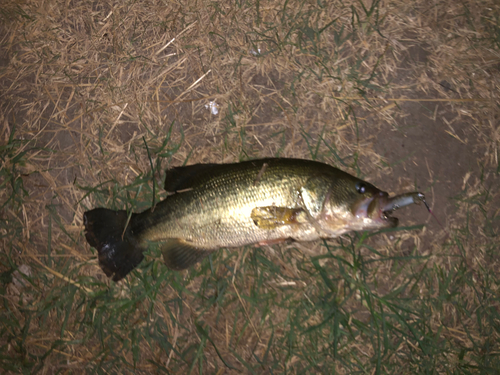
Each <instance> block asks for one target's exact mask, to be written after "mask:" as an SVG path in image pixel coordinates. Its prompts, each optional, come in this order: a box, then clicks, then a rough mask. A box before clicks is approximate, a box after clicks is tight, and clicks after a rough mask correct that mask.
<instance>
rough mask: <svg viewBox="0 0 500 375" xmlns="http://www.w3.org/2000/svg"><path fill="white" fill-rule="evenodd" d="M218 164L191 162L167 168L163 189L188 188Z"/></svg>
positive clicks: (170, 190)
mask: <svg viewBox="0 0 500 375" xmlns="http://www.w3.org/2000/svg"><path fill="white" fill-rule="evenodd" d="M218 165H219V164H193V165H188V166H185V167H174V168H171V169H169V170H167V174H166V176H165V190H166V191H168V192H171V193H174V192H176V191H179V190H184V189H189V188H192V187H193V186H194V185H196V182H197V181H198V180H199V179H200V177H202V176H204V175H206V174H207V173H210V171H211V170H212V169H213V168H214V167H216V166H218Z"/></svg>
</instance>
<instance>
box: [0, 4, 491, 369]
mask: <svg viewBox="0 0 500 375" xmlns="http://www.w3.org/2000/svg"><path fill="white" fill-rule="evenodd" d="M293 3H294V4H291V3H290V4H288V2H285V4H281V6H280V7H278V6H275V5H273V3H272V2H265V3H264V2H260V6H259V5H257V6H254V5H252V6H250V5H248V4H246V3H245V4H246V5H245V4H243V3H241V4H240V2H235V4H239V5H235V4H232V3H231V4H229V2H227V3H224V2H222V3H219V2H200V3H198V2H197V3H196V4H197V5H194V4H181V3H180V2H179V3H177V2H171V3H170V2H169V4H168V5H163V4H162V2H156V1H152V2H147V3H144V4H140V3H134V2H125V3H118V2H112V1H105V2H86V1H85V2H72V1H67V2H62V1H52V0H49V1H43V2H41V3H37V2H30V1H23V2H17V1H8V2H7V5H4V6H3V7H4V10H3V13H2V16H1V19H2V24H3V25H2V26H1V31H0V41H1V44H0V124H1V125H0V145H1V149H0V151H1V153H2V161H1V162H2V166H1V173H0V183H1V185H0V186H1V189H3V193H1V195H0V198H1V201H0V202H1V203H2V212H1V220H2V223H3V224H2V227H1V231H2V241H3V242H2V246H3V249H4V252H5V254H8V256H7V255H6V256H5V258H4V261H5V264H4V265H3V266H2V268H1V269H0V271H2V272H4V273H5V274H9V275H10V274H11V273H12V272H11V271H10V270H11V269H12V270H13V269H14V268H15V267H18V266H20V265H21V264H28V265H29V266H30V267H31V268H32V269H37V270H39V271H37V272H48V274H50V275H52V276H51V277H55V279H56V280H59V281H58V282H63V281H68V279H69V280H70V283H71V280H72V279H73V278H75V279H76V277H77V276H76V275H78V276H79V277H82V280H87V279H86V278H94V277H95V278H97V279H98V280H100V282H107V281H106V279H105V278H104V277H103V275H102V273H101V270H100V269H99V267H98V265H97V261H96V257H95V253H93V250H91V249H90V247H89V246H88V245H87V244H86V242H85V239H84V235H83V222H82V215H83V212H84V211H86V210H88V209H90V208H93V207H97V206H106V207H114V208H124V205H126V204H128V203H126V202H127V199H130V200H129V201H128V202H131V201H134V202H135V203H134V204H136V206H135V209H136V210H137V209H144V208H146V207H147V206H148V205H149V202H145V201H144V200H142V202H140V201H141V199H143V198H144V194H146V193H144V191H145V190H146V189H147V188H144V189H145V190H141V189H142V188H138V186H139V183H138V182H137V181H138V180H139V179H140V178H143V177H144V178H146V177H145V176H147V175H148V173H149V174H151V163H153V166H154V176H155V178H156V180H157V182H158V184H159V185H160V186H161V184H162V179H163V178H164V175H165V170H166V168H168V167H172V166H180V165H183V164H184V163H186V164H194V163H199V162H211V163H221V162H237V161H242V160H247V159H251V158H260V157H274V156H279V157H298V158H307V159H317V160H320V161H323V162H327V163H330V164H332V165H335V166H336V167H338V168H341V169H343V170H345V171H347V172H349V173H352V174H354V175H357V176H359V177H361V178H363V179H366V180H367V181H369V182H371V183H373V184H374V185H375V186H377V187H379V188H381V189H382V190H385V191H387V192H389V193H390V194H398V193H402V192H409V191H415V190H418V191H422V192H424V193H425V195H426V197H427V201H428V202H429V204H430V206H431V209H432V211H433V213H434V215H435V217H433V216H432V215H430V214H429V213H428V212H427V210H426V209H425V208H424V207H423V206H420V207H417V206H412V207H408V208H405V209H402V210H401V211H398V212H397V214H395V216H396V217H398V218H399V219H400V225H401V226H403V227H411V226H419V225H422V227H418V228H410V230H408V231H401V232H394V233H392V232H391V233H382V234H380V235H377V236H373V237H370V238H369V239H368V240H367V244H368V245H369V246H372V247H373V248H376V249H378V250H379V251H380V252H383V253H384V254H385V252H387V253H390V254H397V255H403V256H410V255H422V256H432V255H435V257H436V258H432V261H433V262H436V264H438V265H439V266H443V267H444V268H447V267H448V268H451V267H452V266H451V264H452V263H453V262H452V261H450V259H454V257H463V261H464V262H465V264H466V265H467V267H468V269H469V270H470V272H472V273H473V274H474V275H478V274H479V273H481V270H482V269H483V268H485V267H486V268H488V269H491V270H492V271H491V272H492V273H493V274H494V271H493V268H495V267H496V266H497V265H498V263H499V260H500V258H499V257H498V256H496V255H492V253H491V252H488V253H485V252H484V251H483V250H481V249H483V247H484V246H487V245H488V244H491V243H495V241H497V240H498V236H499V233H500V220H499V217H500V216H499V215H498V212H499V209H500V199H499V195H498V192H497V190H498V189H497V187H498V185H499V183H500V180H499V172H500V163H499V161H498V157H499V154H500V151H499V147H500V121H499V116H500V106H499V94H500V42H499V40H500V39H499V38H500V32H499V30H500V28H499V26H498V20H499V19H500V16H499V14H500V11H499V6H498V4H496V2H494V1H486V2H484V4H479V3H476V2H474V1H465V2H463V3H462V4H461V5H457V4H453V5H450V6H449V4H448V3H447V2H439V1H438V2H428V1H417V2H412V4H406V3H404V2H402V3H400V2H375V3H376V4H378V5H377V6H376V7H374V8H373V9H376V11H374V12H368V11H366V8H363V7H362V6H361V4H368V3H369V2H366V1H365V2H338V4H337V3H335V4H333V3H332V4H323V5H324V7H323V8H322V7H320V6H319V5H317V4H313V2H297V4H295V2H293ZM317 3H318V4H319V3H322V2H317ZM286 4H288V8H287V5H286ZM367 6H371V5H367ZM363 9H365V13H363ZM368 9H370V8H368ZM355 11H356V12H355ZM331 20H335V22H336V23H332V25H333V26H327V25H328V22H329V21H331ZM356 20H357V21H356ZM332 22H333V21H332ZM495 22H496V23H495ZM323 27H325V29H322V28H323ZM213 101H215V103H217V106H218V107H217V113H213V112H211V111H210V107H209V105H210V103H211V102H213ZM145 142H147V144H148V150H147V149H146V147H145ZM148 151H151V159H152V160H151V161H150V159H149V157H148ZM143 182H144V181H143ZM150 182H151V181H150V180H149V181H147V183H146V185H148V186H149V187H150V186H151V183H150ZM127 186H128V187H129V188H128V189H129V190H127V188H125V187H127ZM148 191H149V190H148ZM141 194H142V195H141ZM124 197H126V198H124ZM135 197H138V198H139V199H137V201H135V200H133V199H135ZM148 199H149V197H148ZM456 233H470V237H467V238H468V242H467V245H464V246H465V247H466V249H465V250H464V249H463V248H461V247H460V246H461V245H460V244H459V242H458V241H457V240H454V238H456V237H455V235H456ZM332 243H334V244H337V242H335V240H333V241H332ZM461 244H462V245H463V242H462V243H461ZM315 246H316V247H315V248H319V245H315ZM277 248H279V247H277ZM322 251H324V249H322ZM364 251H365V252H364V253H363V254H365V255H366V256H371V255H373V254H371V253H370V252H369V251H367V250H366V249H365V250H364ZM56 253H57V256H59V257H61V258H57V259H66V260H65V261H64V262H63V263H58V264H59V266H58V267H59V268H58V267H56V266H54V263H52V262H53V259H52V258H51V257H53V256H56ZM47 254H48V255H47ZM448 257H449V258H448ZM235 259H236V258H235ZM238 259H239V258H238ZM240 260H241V259H240ZM8 264H9V265H8ZM69 270H72V272H73V271H74V272H76V274H71V275H72V276H64V275H66V273H67V272H69ZM75 270H76V271H75ZM33 272H34V271H33ZM144 272H147V271H144ZM294 272H295V271H294ZM373 277H375V278H376V275H373ZM233 282H234V279H233ZM7 284H8V283H7V282H5V285H7ZM9 285H12V283H10V284H9ZM37 285H38V284H37ZM77 285H80V284H78V283H77ZM82 285H84V284H82ZM85 285H87V284H85ZM387 285H388V284H387ZM91 286H92V283H89V284H88V285H87V287H88V288H91V289H92V287H91ZM379 287H380V290H384V289H385V288H389V287H387V286H386V287H384V286H383V285H381V286H380V285H379ZM5 288H7V287H5ZM9 288H10V287H9ZM17 288H18V289H19V288H21V287H19V286H18V287H17ZM39 288H40V290H42V289H43V288H42V287H41V286H39ZM6 290H7V289H5V290H4V291H3V294H4V296H7V295H9V296H10V297H5V298H4V301H7V300H11V299H12V298H14V297H12V296H17V297H16V298H19V291H17V292H16V291H12V290H11V289H9V290H10V291H9V292H7V291H6ZM16 290H17V289H16ZM44 290H46V289H44ZM9 293H10V294H9ZM42 294H43V293H41V295H42ZM238 297H239V295H238ZM33 298H34V300H40V299H41V298H42V297H40V296H38V297H33ZM165 298H166V297H165ZM14 305H15V304H14ZM8 309H9V311H10V309H12V311H14V310H15V308H14V307H9V308H8ZM8 309H7V308H4V312H5V311H7V310H8ZM16 311H17V310H16ZM13 314H14V315H15V313H13ZM19 314H20V315H22V314H21V313H19ZM47 319H48V320H50V319H54V317H51V318H50V319H49V318H47ZM235 319H236V318H235ZM56 320H57V319H56ZM207 321H211V320H210V319H209V318H207ZM214 321H215V318H214ZM457 324H458V323H457ZM214 326H215V323H214ZM9 330H10V328H5V329H4V332H7V331H9ZM13 331H15V330H13ZM28 331H29V330H28ZM9 332H10V331H9ZM16 332H17V331H16ZM221 335H222V334H221ZM15 336H16V335H15V334H12V337H15ZM16 337H17V336H16ZM221 337H222V336H221ZM12 340H14V339H12ZM68 340H69V339H68ZM221 340H222V341H223V339H221ZM188 341H189V339H186V342H188ZM0 342H1V339H0ZM9 342H10V341H9ZM2 345H5V348H7V345H10V344H8V343H2ZM44 345H45V344H44ZM242 345H243V344H242ZM45 347H46V348H48V347H50V344H49V345H46V346H45ZM45 347H44V348H45ZM497 347H498V346H497ZM9 348H12V346H9ZM32 348H35V349H36V350H41V349H40V348H41V347H40V346H38V347H37V346H36V344H33V345H32ZM9 350H12V349H9ZM151 350H152V351H154V350H153V349H151ZM7 352H8V351H7ZM89 352H90V353H91V354H88V355H87V354H85V355H84V354H82V351H81V349H80V348H78V349H76V350H75V351H73V352H72V354H71V355H75V356H82V357H85V358H87V359H88V358H95V357H94V354H95V352H92V350H89ZM212 354H213V353H212ZM217 354H218V353H217ZM68 355H69V354H68ZM95 355H96V356H97V354H95ZM228 355H229V354H228ZM170 356H172V354H170ZM170 356H169V357H168V361H167V360H166V359H165V358H164V357H162V361H163V362H162V363H167V365H166V367H168V363H169V361H170V358H171V357H170ZM213 356H214V358H216V357H217V356H216V355H215V354H213ZM174 357H175V356H174ZM68 358H69V357H68ZM233 359H234V358H233ZM216 360H218V359H217V358H216V359H214V361H216ZM88 361H89V363H90V362H92V361H94V359H88ZM236 362H237V360H236V359H234V363H236ZM41 363H43V361H42V362H41ZM47 363H48V364H46V366H47V367H45V370H46V371H49V372H50V371H51V370H53V369H54V368H57V365H54V366H55V367H50V366H51V365H50V363H49V362H47ZM54 363H57V361H56V360H54ZM42 367H43V365H42ZM70 367H71V366H70ZM201 367H202V366H201V365H200V368H201ZM47 369H49V370H47ZM191 370H192V368H191ZM318 371H319V370H318ZM200 372H202V371H201V370H200ZM292 372H294V371H292ZM297 372H300V371H297Z"/></svg>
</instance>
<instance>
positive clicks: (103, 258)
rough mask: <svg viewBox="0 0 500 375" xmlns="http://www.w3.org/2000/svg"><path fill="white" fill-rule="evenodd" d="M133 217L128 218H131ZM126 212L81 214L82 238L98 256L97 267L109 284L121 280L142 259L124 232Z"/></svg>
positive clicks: (128, 232) (128, 233) (98, 210)
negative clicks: (110, 280) (109, 280)
mask: <svg viewBox="0 0 500 375" xmlns="http://www.w3.org/2000/svg"><path fill="white" fill-rule="evenodd" d="M133 215H134V214H132V216H133ZM127 219H128V215H127V212H126V211H113V210H108V209H106V208H96V209H93V210H90V211H87V212H85V213H84V214H83V223H84V225H85V238H86V239H87V242H88V243H89V245H90V246H92V247H95V248H96V249H97V251H98V253H99V265H100V266H101V268H102V270H103V271H104V273H105V274H106V276H108V277H112V279H113V281H119V280H121V279H123V278H124V277H125V276H127V274H128V273H129V272H130V271H132V270H133V269H134V268H135V267H137V265H138V264H139V263H140V262H141V261H142V260H143V259H144V255H143V254H142V253H143V252H144V250H145V249H143V248H142V247H141V246H140V245H139V243H138V241H137V240H136V239H135V238H134V235H133V234H132V233H131V230H130V226H129V227H128V228H127V230H125V226H126V225H127Z"/></svg>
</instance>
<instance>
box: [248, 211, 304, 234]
mask: <svg viewBox="0 0 500 375" xmlns="http://www.w3.org/2000/svg"><path fill="white" fill-rule="evenodd" d="M251 217H252V220H253V222H254V223H255V225H257V226H258V227H259V228H261V229H268V230H271V229H275V228H278V227H280V226H283V225H293V224H300V223H305V222H307V214H306V212H305V211H304V210H303V209H302V208H288V207H276V206H266V207H255V208H254V209H253V210H252V214H251Z"/></svg>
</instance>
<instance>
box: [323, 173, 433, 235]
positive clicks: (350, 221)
mask: <svg viewBox="0 0 500 375" xmlns="http://www.w3.org/2000/svg"><path fill="white" fill-rule="evenodd" d="M420 201H424V195H423V194H421V193H418V192H413V193H406V194H401V195H397V196H394V197H389V194H388V193H386V192H385V191H382V190H380V189H378V188H376V187H375V186H373V185H372V184H370V183H368V182H366V181H363V180H360V179H357V178H355V177H353V176H349V177H348V178H345V179H342V181H338V180H335V181H333V183H332V184H331V185H330V188H329V189H328V192H327V194H326V195H325V201H324V204H323V209H322V212H321V215H319V218H320V221H321V227H322V228H323V230H324V231H325V232H326V233H327V234H329V235H332V234H335V235H340V234H342V233H345V232H349V231H365V230H366V231H368V230H375V229H382V228H393V227H396V226H397V225H398V219H397V218H395V217H393V216H391V214H392V212H394V211H395V210H397V209H398V208H401V207H405V206H408V205H410V204H413V203H419V202H420Z"/></svg>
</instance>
